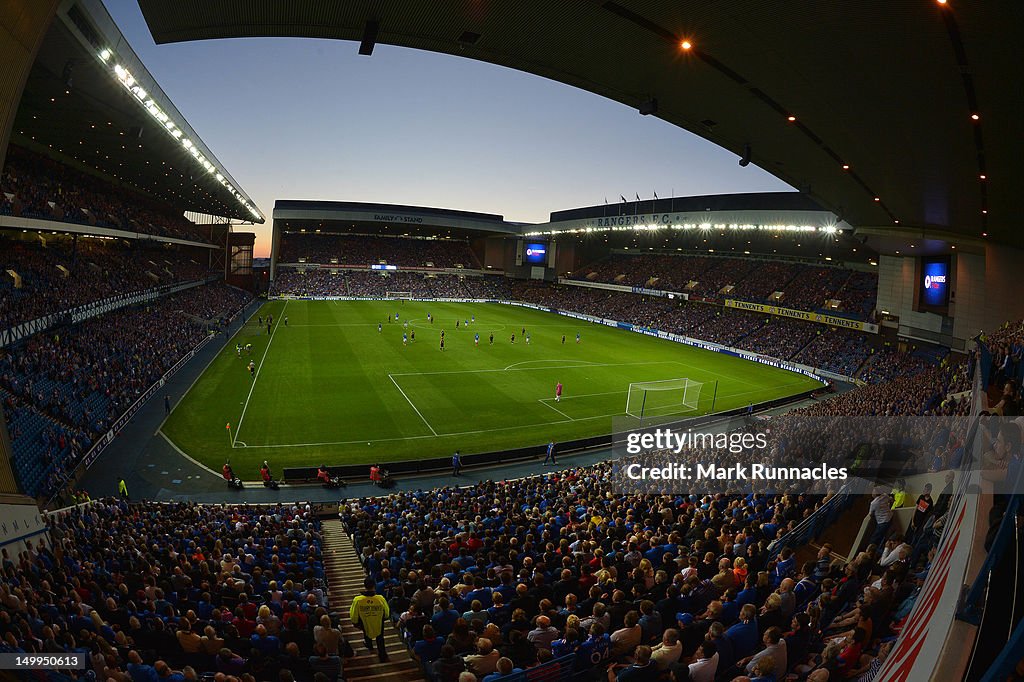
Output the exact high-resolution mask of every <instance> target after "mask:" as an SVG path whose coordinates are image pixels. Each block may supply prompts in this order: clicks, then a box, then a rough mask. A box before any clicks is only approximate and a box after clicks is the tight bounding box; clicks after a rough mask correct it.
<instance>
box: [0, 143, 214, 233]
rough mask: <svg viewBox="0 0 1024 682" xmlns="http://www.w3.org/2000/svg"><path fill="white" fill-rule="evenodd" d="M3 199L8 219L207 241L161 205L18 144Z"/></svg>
mask: <svg viewBox="0 0 1024 682" xmlns="http://www.w3.org/2000/svg"><path fill="white" fill-rule="evenodd" d="M0 195H3V196H4V202H3V204H2V205H0V211H2V212H4V213H9V214H10V215H15V216H23V217H26V218H40V219H43V220H55V221H60V222H68V223H77V224H81V225H94V226H97V227H109V228H114V229H118V230H124V231H127V232H136V233H142V234H149V235H156V236H161V237H177V238H179V239H188V240H190V241H197V242H207V241H208V239H206V238H205V237H204V236H203V234H202V232H201V230H200V228H199V227H197V226H196V225H194V224H193V223H191V222H189V221H188V220H186V219H185V218H184V217H183V216H182V215H181V214H177V215H176V214H175V211H174V209H172V208H170V207H169V206H166V205H165V204H163V203H162V202H160V201H158V200H156V199H154V198H152V197H149V196H146V195H144V194H142V193H140V192H136V191H132V190H128V189H125V188H121V187H116V186H114V185H113V184H112V183H110V182H106V181H104V180H101V179H100V178H98V177H96V176H93V175H89V174H87V173H84V172H82V171H79V170H76V169H74V168H71V167H70V166H66V165H64V164H62V163H59V162H57V161H55V160H53V159H50V158H48V157H45V156H42V155H39V154H36V153H34V152H31V151H29V150H27V149H24V148H22V147H18V146H16V145H11V147H9V148H8V151H7V159H6V163H5V165H4V169H3V173H2V176H0Z"/></svg>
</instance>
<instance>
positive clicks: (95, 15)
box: [11, 0, 265, 223]
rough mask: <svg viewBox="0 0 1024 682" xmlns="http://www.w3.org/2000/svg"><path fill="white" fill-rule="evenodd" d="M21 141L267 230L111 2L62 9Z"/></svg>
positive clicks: (80, 1)
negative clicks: (118, 20)
mask: <svg viewBox="0 0 1024 682" xmlns="http://www.w3.org/2000/svg"><path fill="white" fill-rule="evenodd" d="M11 141H12V142H13V143H15V144H19V145H23V146H26V147H28V148H30V149H32V150H33V151H37V152H39V153H44V154H46V153H54V154H60V155H62V157H63V158H65V159H66V158H70V159H74V161H75V163H76V165H77V166H78V167H79V168H80V169H86V170H89V169H91V170H89V172H91V171H92V170H95V171H96V172H98V173H99V174H101V175H102V176H105V177H107V178H112V179H113V180H114V181H116V182H119V183H124V184H127V185H129V186H132V187H134V188H135V189H138V190H140V191H143V192H146V193H148V194H150V195H152V196H154V197H158V198H160V199H161V200H163V201H165V202H167V203H168V204H169V205H170V206H173V207H175V208H177V209H180V210H182V211H194V212H196V213H201V214H207V215H211V216H220V217H224V218H233V219H238V220H242V221H247V222H249V221H251V222H256V223H262V222H264V221H265V218H264V217H263V215H262V213H261V212H260V211H259V209H258V207H256V205H255V202H254V201H253V200H252V199H251V198H250V197H249V195H248V194H246V192H245V190H243V189H242V188H241V186H240V185H239V183H238V182H237V181H236V180H235V179H234V178H233V177H232V176H231V173H229V172H228V170H227V169H226V168H225V166H224V164H223V163H222V162H221V161H220V160H219V159H218V158H217V157H216V156H215V155H214V153H213V151H212V150H211V149H210V148H209V147H208V146H207V145H206V143H204V142H203V140H202V139H201V138H200V137H199V134H198V133H197V132H196V131H195V130H194V129H193V128H192V127H191V126H190V125H189V123H188V121H187V120H186V119H185V116H184V115H183V114H182V113H181V112H180V111H178V109H177V108H176V107H175V105H174V103H173V102H172V101H171V99H170V97H169V96H168V95H167V94H166V93H164V91H163V90H162V89H161V88H160V85H159V84H158V83H157V82H156V79H155V78H154V77H153V76H152V74H150V73H149V71H148V70H147V69H146V67H145V65H144V64H143V63H142V61H141V59H139V57H138V55H136V54H135V51H134V50H133V49H132V47H131V46H130V45H129V44H128V41H127V40H126V39H125V37H124V35H123V34H122V33H121V31H120V29H118V27H117V26H116V24H115V23H114V21H113V19H112V18H111V17H110V15H109V13H108V12H107V10H106V8H105V7H104V6H103V3H102V2H101V0H76V2H74V3H62V5H61V7H60V8H59V9H58V11H57V14H56V16H55V18H54V19H53V21H52V23H51V25H50V28H49V30H48V31H47V32H46V34H45V36H44V37H43V38H42V42H41V44H40V49H39V52H38V55H37V56H36V59H35V61H34V62H33V64H32V68H31V70H30V71H29V73H28V78H27V81H26V83H25V88H24V91H23V93H22V95H21V99H20V101H19V102H18V108H17V114H16V116H15V119H14V125H13V129H12V134H11ZM185 143H187V145H186V144H185Z"/></svg>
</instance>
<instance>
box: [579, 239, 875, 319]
mask: <svg viewBox="0 0 1024 682" xmlns="http://www.w3.org/2000/svg"><path fill="white" fill-rule="evenodd" d="M572 276H573V278H574V279H580V280H588V281H594V282H609V283H619V284H628V285H631V286H649V287H651V288H656V289H663V290H666V291H680V292H682V291H686V292H689V293H692V294H694V295H696V296H701V297H705V298H711V299H715V298H735V299H738V300H742V301H750V302H753V303H774V304H776V305H781V306H783V307H787V308H795V309H797V310H808V311H819V310H820V311H824V312H830V313H834V314H839V315H847V316H850V317H853V318H856V319H861V320H863V319H868V317H869V316H870V315H871V314H872V313H873V311H874V307H875V297H876V294H877V289H878V276H877V274H875V273H873V272H861V271H856V270H846V269H842V268H837V267H825V266H818V265H809V264H804V263H796V262H789V261H779V260H764V259H754V258H737V257H712V256H693V255H688V254H678V255H664V254H655V253H650V254H645V253H637V254H624V253H614V254H611V255H610V256H608V257H607V258H604V259H603V260H600V261H598V262H596V263H594V264H592V265H588V266H586V267H583V268H580V269H579V270H578V271H577V272H575V273H573V275H572ZM691 281H695V282H697V285H696V286H695V287H693V288H692V289H689V288H687V285H688V284H689V283H690V282H691ZM726 286H731V287H733V288H732V290H731V291H729V292H728V293H725V294H723V293H721V291H722V289H723V288H724V287H726ZM777 291H781V292H782V293H783V297H782V299H781V300H780V301H773V300H772V294H774V293H775V292H777ZM831 299H836V300H839V301H840V308H839V310H826V305H825V304H826V301H828V300H831Z"/></svg>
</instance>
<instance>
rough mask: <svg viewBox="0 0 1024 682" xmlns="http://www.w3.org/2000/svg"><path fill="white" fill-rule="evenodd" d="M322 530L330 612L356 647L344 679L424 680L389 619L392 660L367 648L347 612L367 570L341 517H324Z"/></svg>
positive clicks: (375, 681) (371, 681)
mask: <svg viewBox="0 0 1024 682" xmlns="http://www.w3.org/2000/svg"><path fill="white" fill-rule="evenodd" d="M322 532H323V539H324V549H325V552H324V570H325V572H326V574H327V585H328V592H327V600H328V604H329V606H330V609H331V612H332V613H335V614H337V616H338V621H339V623H340V627H341V633H342V635H344V637H345V639H347V640H348V642H349V644H351V645H352V648H353V649H354V650H355V651H356V655H355V656H354V657H352V658H348V659H345V665H344V677H345V681H346V682H360V681H361V682H378V681H380V682H383V681H384V680H387V682H424V680H425V679H426V676H425V675H424V672H423V667H422V666H421V665H420V664H419V663H418V662H417V661H415V660H414V659H413V658H412V656H410V655H409V649H408V648H407V647H406V646H405V643H404V642H403V641H402V637H401V635H400V634H399V632H398V630H397V628H395V626H394V625H392V624H391V623H390V621H389V622H388V623H387V624H385V626H384V644H385V650H386V651H387V653H388V658H389V659H390V660H389V661H388V662H387V663H381V662H380V659H379V658H378V657H377V654H376V653H372V654H371V653H370V652H368V651H367V650H366V645H365V644H364V643H363V632H362V630H360V629H359V628H357V627H356V626H355V625H353V624H352V621H351V620H350V619H349V616H348V612H349V607H350V606H351V605H352V599H353V598H354V597H355V596H356V595H358V594H359V593H360V592H362V591H363V580H365V578H366V572H365V571H363V567H362V564H360V563H359V557H358V555H357V554H356V550H355V547H354V546H353V544H352V539H351V538H350V537H349V536H348V533H347V532H345V528H344V525H343V524H342V523H341V521H340V520H338V519H329V520H326V521H324V522H323V525H322Z"/></svg>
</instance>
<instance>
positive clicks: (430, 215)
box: [274, 199, 521, 239]
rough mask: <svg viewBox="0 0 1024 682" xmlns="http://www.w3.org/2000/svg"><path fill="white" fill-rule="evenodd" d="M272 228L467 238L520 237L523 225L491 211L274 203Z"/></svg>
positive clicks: (344, 203) (346, 203) (297, 201)
mask: <svg viewBox="0 0 1024 682" xmlns="http://www.w3.org/2000/svg"><path fill="white" fill-rule="evenodd" d="M274 229H275V230H284V231H287V232H313V233H316V232H320V231H321V230H323V231H324V232H349V233H360V234H382V235H392V236H417V237H450V238H457V239H465V238H469V237H481V236H493V235H499V234H506V235H508V234H511V235H518V234H519V232H520V231H521V224H520V223H509V222H506V221H505V220H504V218H502V216H500V215H495V214H493V213H477V212H475V211H459V210H455V209H447V208H433V207H427V206H405V205H401V204H377V203H363V202H357V201H306V200H302V199H278V200H277V201H276V202H274Z"/></svg>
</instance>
